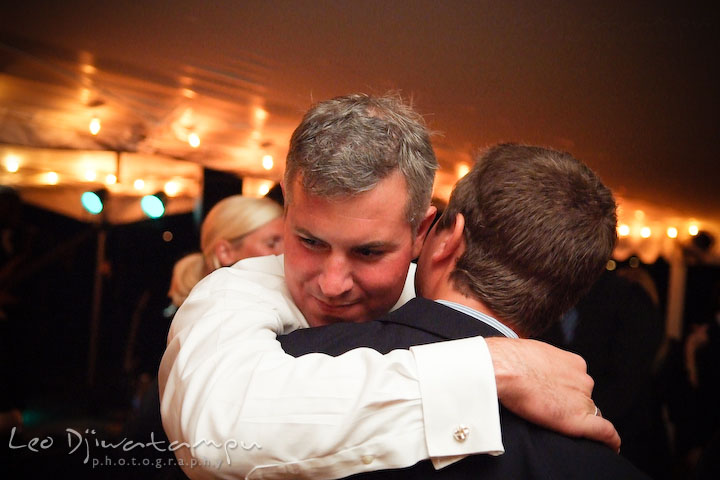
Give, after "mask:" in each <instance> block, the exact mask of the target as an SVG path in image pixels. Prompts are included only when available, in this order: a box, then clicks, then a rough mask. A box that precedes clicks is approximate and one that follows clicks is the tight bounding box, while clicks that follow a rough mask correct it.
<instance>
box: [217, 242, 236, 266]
mask: <svg viewBox="0 0 720 480" xmlns="http://www.w3.org/2000/svg"><path fill="white" fill-rule="evenodd" d="M214 250H215V258H217V259H218V261H219V262H220V265H221V266H223V267H227V266H228V265H232V264H233V263H235V262H234V261H233V260H235V259H234V257H233V247H232V245H231V244H230V242H228V241H227V240H225V239H222V240H219V241H218V242H217V243H216V244H215V249H214Z"/></svg>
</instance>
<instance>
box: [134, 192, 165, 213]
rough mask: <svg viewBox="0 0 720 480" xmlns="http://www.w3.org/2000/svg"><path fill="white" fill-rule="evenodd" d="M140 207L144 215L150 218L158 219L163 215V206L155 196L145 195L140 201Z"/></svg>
mask: <svg viewBox="0 0 720 480" xmlns="http://www.w3.org/2000/svg"><path fill="white" fill-rule="evenodd" d="M140 207H141V208H142V211H143V212H145V215H147V216H148V217H150V218H160V217H162V216H163V214H164V213H165V205H164V204H163V202H162V200H160V199H159V198H158V197H157V196H155V195H145V196H144V197H143V198H142V200H140Z"/></svg>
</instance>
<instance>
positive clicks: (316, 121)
mask: <svg viewBox="0 0 720 480" xmlns="http://www.w3.org/2000/svg"><path fill="white" fill-rule="evenodd" d="M436 169H437V160H436V158H435V153H434V152H433V149H432V146H431V145H430V136H429V134H428V131H427V129H426V127H425V123H424V121H423V119H422V117H421V116H420V115H419V114H418V113H416V112H415V111H414V110H413V109H412V107H411V106H410V105H408V104H406V103H404V102H403V101H402V99H401V98H400V96H399V95H395V94H388V95H385V96H382V97H373V96H369V95H364V94H354V95H347V96H343V97H337V98H333V99H331V100H327V101H324V102H320V103H317V104H315V105H314V106H313V107H312V108H311V109H310V110H309V111H308V112H307V113H306V114H305V116H304V117H303V120H302V122H301V123H300V125H299V126H298V127H297V129H296V130H295V132H293V135H292V138H291V139H290V149H289V151H288V156H287V164H286V170H285V179H284V184H285V193H286V197H287V198H286V204H287V203H292V188H293V186H294V182H295V181H296V180H299V181H300V184H301V185H302V187H303V188H304V189H305V190H306V191H307V192H308V193H310V194H313V195H317V196H324V197H347V196H352V195H356V194H359V193H362V192H366V191H368V190H371V189H373V188H374V187H375V186H376V185H377V184H378V183H379V182H380V181H381V180H383V179H385V178H387V177H388V176H389V175H390V174H392V173H394V172H395V171H398V170H399V171H400V172H401V173H402V174H403V176H404V178H405V182H406V184H407V189H408V195H409V197H408V203H407V206H406V217H407V220H408V222H409V223H410V225H411V226H412V227H413V230H415V229H416V228H417V226H418V224H419V222H420V221H421V220H422V219H423V218H424V216H425V213H426V211H427V209H428V206H429V205H430V198H431V195H432V186H433V180H434V178H435V170H436Z"/></svg>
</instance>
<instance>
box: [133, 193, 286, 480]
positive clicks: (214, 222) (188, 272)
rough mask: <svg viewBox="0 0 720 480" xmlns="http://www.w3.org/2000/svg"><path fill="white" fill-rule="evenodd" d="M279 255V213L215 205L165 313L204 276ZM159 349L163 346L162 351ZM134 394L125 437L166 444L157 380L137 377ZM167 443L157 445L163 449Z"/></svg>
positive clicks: (169, 474)
mask: <svg viewBox="0 0 720 480" xmlns="http://www.w3.org/2000/svg"><path fill="white" fill-rule="evenodd" d="M282 252H283V209H282V207H281V206H280V205H279V204H278V203H277V202H275V201H272V200H269V199H267V198H251V197H243V196H242V195H233V196H230V197H226V198H224V199H222V200H221V201H219V202H218V203H217V204H216V205H215V206H214V207H213V208H212V209H211V210H210V212H208V214H207V216H206V217H205V220H204V221H203V223H202V227H201V230H200V252H195V253H191V254H188V255H186V256H184V257H183V258H181V259H180V260H178V261H177V262H176V263H175V266H174V267H173V273H172V279H171V281H170V290H169V291H168V296H169V297H170V299H171V302H172V303H171V305H170V306H169V307H168V308H167V309H165V315H166V317H170V318H171V317H172V316H173V315H174V313H175V311H176V310H177V309H178V308H179V307H180V305H182V303H183V302H184V301H185V299H186V298H187V296H188V294H189V293H190V290H192V288H193V287H194V286H195V284H197V283H198V282H199V281H200V280H202V279H203V278H204V277H205V276H206V275H207V274H209V273H211V272H213V271H214V270H217V269H218V268H221V267H227V266H230V265H233V264H234V263H236V262H237V261H239V260H242V259H243V258H249V257H261V256H265V255H279V254H281V253H282ZM163 347H164V346H163ZM151 353H152V352H151ZM160 355H162V350H161V351H159V352H157V355H156V357H157V359H156V364H155V366H154V370H153V373H155V372H156V371H157V364H158V363H159V358H160ZM141 377H142V378H141V379H140V380H139V388H138V392H137V394H136V400H135V402H134V403H135V407H136V410H135V411H134V414H133V415H132V416H131V419H130V421H129V423H128V425H127V437H128V438H130V439H133V440H136V441H138V442H145V443H147V442H149V441H151V435H152V436H153V438H154V439H155V440H156V441H158V440H159V441H164V442H167V437H166V436H165V433H164V431H163V428H162V421H161V419H160V399H159V396H158V384H157V378H156V377H155V378H151V377H150V376H149V375H148V374H143V375H141ZM167 446H168V444H167V443H164V444H161V449H166V448H167ZM155 453H156V454H157V455H158V458H161V459H163V460H167V459H171V460H170V461H169V462H166V463H165V465H172V460H174V455H173V453H172V452H171V451H156V452H155ZM139 473H140V474H141V475H143V477H144V478H184V475H183V474H182V472H180V470H179V469H178V468H176V467H173V468H164V469H162V470H161V471H160V472H158V471H156V470H155V469H153V468H146V469H144V470H142V471H141V472H139Z"/></svg>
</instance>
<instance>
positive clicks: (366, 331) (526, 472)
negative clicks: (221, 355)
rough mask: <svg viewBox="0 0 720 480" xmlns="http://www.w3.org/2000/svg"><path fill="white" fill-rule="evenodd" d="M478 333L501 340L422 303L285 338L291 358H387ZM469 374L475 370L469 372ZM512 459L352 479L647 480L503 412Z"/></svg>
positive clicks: (604, 453)
mask: <svg viewBox="0 0 720 480" xmlns="http://www.w3.org/2000/svg"><path fill="white" fill-rule="evenodd" d="M476 335H483V336H499V335H500V334H499V332H497V331H496V330H495V329H493V328H492V327H490V326H489V325H487V324H485V323H483V322H481V321H479V320H477V319H475V318H472V317H470V316H467V315H464V314H462V313H460V312H458V311H456V310H454V309H452V308H449V307H446V306H444V305H441V304H439V303H437V302H433V301H430V300H425V299H420V298H416V299H414V300H411V301H410V302H408V303H407V304H406V305H405V306H404V307H402V308H401V309H399V310H396V311H394V312H392V313H390V314H388V315H387V316H386V317H384V318H383V319H381V320H378V321H374V322H368V323H364V324H355V323H343V324H336V325H331V326H328V327H319V328H309V329H304V330H298V331H296V332H293V333H291V334H290V335H285V336H282V337H280V342H281V343H282V346H283V348H284V349H285V351H286V352H287V353H289V354H290V355H294V356H299V355H302V354H305V353H310V352H324V353H327V354H330V355H340V354H342V353H344V352H346V351H348V350H351V349H353V348H356V347H362V346H364V347H370V348H373V349H375V350H377V351H379V352H382V353H386V352H389V351H390V350H393V349H397V348H409V347H410V346H413V345H421V344H426V343H433V342H437V341H442V340H450V339H458V338H465V337H471V336H476ZM468 368H471V366H469V367H468ZM501 427H502V434H503V443H504V445H505V454H504V455H500V456H497V457H493V456H490V455H473V456H470V457H467V458H465V459H463V460H461V461H460V462H456V463H454V464H453V465H450V466H448V467H446V468H443V469H441V470H435V469H434V467H433V466H432V463H431V462H430V461H429V460H425V461H422V462H420V463H418V464H416V465H415V466H412V467H409V468H405V469H400V470H386V471H380V472H372V473H366V474H361V475H354V476H353V477H351V478H373V479H424V478H427V477H431V476H432V478H453V479H455V478H481V479H483V480H488V479H503V480H506V479H523V480H524V479H570V478H577V479H593V478H595V479H603V480H606V479H635V478H637V479H640V478H647V477H645V476H644V475H643V474H642V473H640V472H639V471H638V470H637V469H635V468H634V467H633V466H632V465H631V464H630V463H629V462H628V461H626V460H625V459H623V458H622V457H620V456H619V455H617V454H615V453H614V452H612V451H611V450H610V449H609V448H607V447H605V446H604V445H601V444H599V443H595V442H592V441H589V440H583V439H575V438H569V437H565V436H562V435H559V434H556V433H554V432H550V431H548V430H545V429H543V428H540V427H537V426H536V425H533V424H530V423H528V422H526V421H524V420H522V419H520V418H519V417H517V416H515V415H513V414H512V413H511V412H509V411H508V410H505V409H502V411H501Z"/></svg>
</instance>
